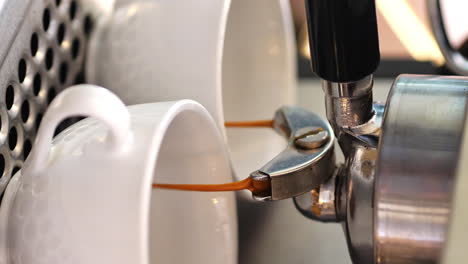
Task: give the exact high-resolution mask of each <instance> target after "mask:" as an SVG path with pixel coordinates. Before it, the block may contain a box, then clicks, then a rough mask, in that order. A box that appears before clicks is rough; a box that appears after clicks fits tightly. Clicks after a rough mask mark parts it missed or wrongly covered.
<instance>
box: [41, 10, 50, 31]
mask: <svg viewBox="0 0 468 264" xmlns="http://www.w3.org/2000/svg"><path fill="white" fill-rule="evenodd" d="M49 26H50V10H49V8H46V9H44V13H43V14H42V28H43V29H44V31H47V30H48V29H49Z"/></svg>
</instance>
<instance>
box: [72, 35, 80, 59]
mask: <svg viewBox="0 0 468 264" xmlns="http://www.w3.org/2000/svg"><path fill="white" fill-rule="evenodd" d="M71 52H72V53H71V54H72V58H73V59H76V58H77V57H78V55H79V54H80V40H79V39H77V38H75V39H74V40H73V42H72V48H71Z"/></svg>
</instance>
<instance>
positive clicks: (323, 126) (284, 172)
mask: <svg viewBox="0 0 468 264" xmlns="http://www.w3.org/2000/svg"><path fill="white" fill-rule="evenodd" d="M273 127H274V129H275V130H276V131H277V132H278V133H280V134H282V135H283V136H285V137H286V138H288V140H289V144H288V146H287V147H286V149H285V150H284V151H283V152H281V153H280V154H279V155H278V156H276V157H275V158H273V159H272V160H271V161H270V162H268V163H267V164H266V165H265V166H263V167H262V168H261V169H259V170H258V171H255V172H253V173H252V174H251V175H250V177H252V178H253V179H254V180H265V178H268V179H269V180H270V182H271V196H268V197H254V198H256V199H260V200H281V199H286V198H292V197H295V196H298V195H300V194H303V193H305V192H308V191H310V190H312V189H314V188H317V187H319V186H320V185H321V184H322V183H324V182H325V181H326V180H327V179H328V178H329V177H330V176H332V174H333V172H334V170H335V155H334V151H333V146H334V139H335V136H334V133H333V129H332V127H331V126H330V124H329V123H328V122H327V121H326V120H324V119H322V118H321V117H319V116H318V115H316V114H314V113H311V112H309V111H307V110H305V109H303V108H300V107H282V108H280V109H279V110H278V111H276V113H275V117H274V120H273Z"/></svg>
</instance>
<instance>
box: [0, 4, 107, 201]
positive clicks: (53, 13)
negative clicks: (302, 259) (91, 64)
mask: <svg viewBox="0 0 468 264" xmlns="http://www.w3.org/2000/svg"><path fill="white" fill-rule="evenodd" d="M103 2H105V0H103ZM103 2H99V1H91V0H62V1H54V0H21V1H19V0H8V1H7V0H4V1H0V35H1V36H2V42H1V45H0V120H1V121H0V124H1V126H0V127H1V128H0V176H1V179H0V193H1V192H3V190H4V188H5V186H6V184H7V183H8V181H9V179H10V177H11V175H12V174H13V173H14V172H16V171H17V170H18V169H19V168H21V166H22V165H23V161H24V160H25V159H26V157H27V156H28V154H29V152H30V151H31V147H32V144H33V142H34V139H35V136H36V130H37V127H38V126H39V124H40V122H41V119H42V115H43V113H44V111H45V110H46V108H47V106H48V104H49V103H50V101H51V100H52V99H53V98H54V96H55V95H56V94H57V93H59V92H60V91H62V90H63V89H64V88H65V87H67V86H70V85H72V84H75V83H80V82H83V81H84V75H83V73H84V61H85V56H86V51H87V45H88V38H89V34H91V31H92V29H93V24H94V22H95V18H96V16H97V15H98V10H100V9H99V8H96V6H102V5H103Z"/></svg>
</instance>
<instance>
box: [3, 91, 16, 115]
mask: <svg viewBox="0 0 468 264" xmlns="http://www.w3.org/2000/svg"><path fill="white" fill-rule="evenodd" d="M14 102H15V88H13V85H8V87H7V89H6V93H5V104H6V108H7V109H8V110H10V109H11V107H13V103H14Z"/></svg>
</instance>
